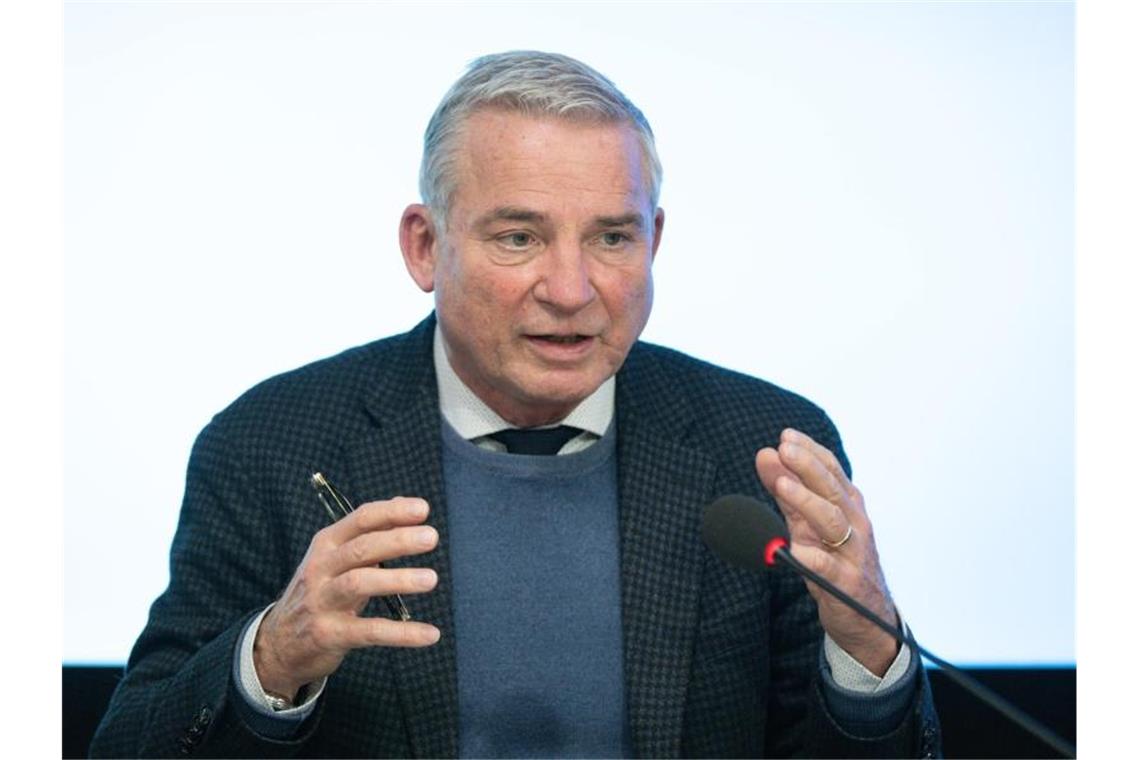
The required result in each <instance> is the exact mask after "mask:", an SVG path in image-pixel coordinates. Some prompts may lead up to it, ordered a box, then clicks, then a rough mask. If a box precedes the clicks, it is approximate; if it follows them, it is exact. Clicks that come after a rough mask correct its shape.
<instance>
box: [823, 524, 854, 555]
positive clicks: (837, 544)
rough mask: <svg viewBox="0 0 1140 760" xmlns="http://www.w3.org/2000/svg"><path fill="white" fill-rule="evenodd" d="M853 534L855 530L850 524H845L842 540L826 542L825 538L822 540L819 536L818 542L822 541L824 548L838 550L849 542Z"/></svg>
mask: <svg viewBox="0 0 1140 760" xmlns="http://www.w3.org/2000/svg"><path fill="white" fill-rule="evenodd" d="M854 532H855V529H854V528H853V527H851V523H847V532H846V533H844V534H843V538H841V539H839V540H838V541H828V540H827V539H826V538H823V537H822V536H821V537H820V539H819V540H820V541H822V542H823V543H824V546H826V547H827V548H828V549H838V548H839V547H841V546H843V545H844V544H845V543H847V542H848V541H850V540H851V534H852V533H854Z"/></svg>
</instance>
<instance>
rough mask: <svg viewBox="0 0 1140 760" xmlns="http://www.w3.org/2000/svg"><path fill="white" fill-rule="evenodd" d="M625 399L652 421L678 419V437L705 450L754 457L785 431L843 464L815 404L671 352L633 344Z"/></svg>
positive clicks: (834, 438) (833, 432)
mask: <svg viewBox="0 0 1140 760" xmlns="http://www.w3.org/2000/svg"><path fill="white" fill-rule="evenodd" d="M623 375H624V386H625V387H624V391H625V394H624V395H625V397H626V398H628V399H636V407H637V408H638V410H639V411H640V412H641V413H642V414H644V415H645V416H649V417H651V418H654V419H655V420H658V421H661V420H678V421H679V423H678V424H679V426H680V428H679V429H677V430H676V433H677V434H678V435H679V436H683V437H685V438H687V439H688V440H690V441H694V442H699V443H701V444H703V446H704V447H705V448H707V449H714V450H715V449H723V448H725V447H727V448H729V449H731V450H733V451H734V453H735V451H746V450H747V451H751V452H753V453H754V452H755V451H756V449H757V448H759V447H761V446H770V445H774V444H775V442H776V441H777V440H778V439H779V435H780V432H781V431H782V430H783V429H784V428H787V427H794V428H796V429H798V430H802V431H803V432H805V433H807V434H808V435H810V436H812V437H813V438H815V439H816V440H818V441H820V442H821V443H823V444H824V445H826V446H827V447H828V448H830V449H832V450H833V451H836V453H837V454H839V455H840V458H841V460H845V457H843V456H842V453H841V452H842V446H841V443H840V440H839V434H838V432H837V431H836V429H835V426H834V424H832V422H831V419H830V418H829V417H828V416H827V414H826V413H825V412H824V411H823V409H822V408H820V407H819V406H818V405H816V404H815V403H814V402H812V401H810V400H808V399H807V398H805V397H803V396H801V395H800V394H798V393H795V392H793V391H790V390H788V389H786V388H781V387H780V386H778V385H776V384H774V383H771V382H768V381H766V380H762V379H760V378H756V377H752V376H750V375H746V374H744V373H742V372H737V371H734V370H730V369H726V368H724V367H720V366H717V365H715V364H712V363H710V362H707V361H704V360H701V359H697V358H695V357H692V356H689V355H687V354H684V353H682V352H680V351H676V350H674V349H670V348H666V347H663V346H658V345H654V344H652V343H644V342H639V343H637V344H636V345H635V346H634V348H633V350H631V351H630V354H629V357H628V359H627V360H626V364H625V366H624V367H623V370H622V373H621V374H619V378H622V377H623Z"/></svg>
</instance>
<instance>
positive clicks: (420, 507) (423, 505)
mask: <svg viewBox="0 0 1140 760" xmlns="http://www.w3.org/2000/svg"><path fill="white" fill-rule="evenodd" d="M408 513H409V515H411V516H412V517H423V516H424V515H426V514H427V513H428V503H427V502H426V501H424V500H423V499H416V500H415V501H413V502H412V503H411V504H410V505H409V506H408Z"/></svg>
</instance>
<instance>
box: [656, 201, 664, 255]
mask: <svg viewBox="0 0 1140 760" xmlns="http://www.w3.org/2000/svg"><path fill="white" fill-rule="evenodd" d="M663 229H665V209H663V208H661V207H660V206H658V207H657V213H656V214H654V215H653V258H655V259H656V258H657V246H659V245H661V231H662V230H663Z"/></svg>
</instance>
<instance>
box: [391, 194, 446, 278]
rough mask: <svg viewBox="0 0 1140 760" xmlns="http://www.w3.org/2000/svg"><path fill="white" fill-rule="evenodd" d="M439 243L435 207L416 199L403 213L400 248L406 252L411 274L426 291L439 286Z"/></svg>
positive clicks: (406, 262)
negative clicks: (437, 244) (436, 281)
mask: <svg viewBox="0 0 1140 760" xmlns="http://www.w3.org/2000/svg"><path fill="white" fill-rule="evenodd" d="M436 243H437V238H436V228H435V222H434V221H433V219H432V214H431V209H430V208H428V207H427V206H425V205H423V204H422V203H413V204H412V205H410V206H408V207H407V208H406V209H404V215H403V216H401V217H400V251H401V252H403V254H404V266H405V267H407V269H408V274H410V275H411V276H412V279H413V280H415V281H416V285H419V286H420V290H422V291H423V292H425V293H430V292H432V291H433V290H434V289H435V264H436V259H435V246H436Z"/></svg>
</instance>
